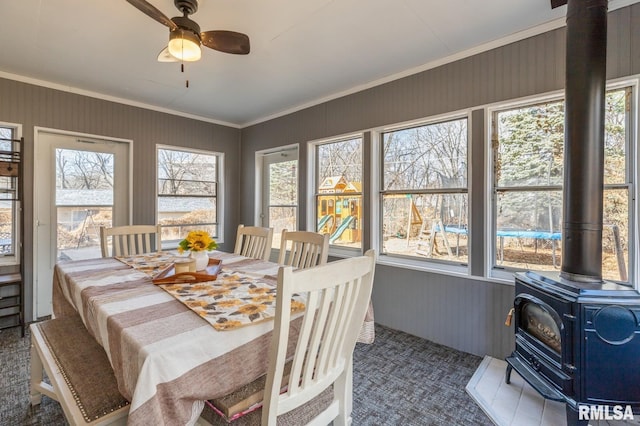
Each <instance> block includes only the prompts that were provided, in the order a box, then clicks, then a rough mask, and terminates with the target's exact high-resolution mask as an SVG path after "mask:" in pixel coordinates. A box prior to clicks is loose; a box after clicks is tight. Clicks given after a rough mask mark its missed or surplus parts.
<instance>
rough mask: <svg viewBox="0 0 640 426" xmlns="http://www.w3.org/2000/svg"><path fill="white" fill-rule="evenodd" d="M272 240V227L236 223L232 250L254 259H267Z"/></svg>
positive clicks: (269, 254)
mask: <svg viewBox="0 0 640 426" xmlns="http://www.w3.org/2000/svg"><path fill="white" fill-rule="evenodd" d="M272 242H273V228H262V227H259V226H244V225H238V233H237V235H236V247H235V250H234V251H233V252H234V253H235V254H240V255H242V256H246V257H252V258H254V259H262V260H269V257H270V256H271V243H272Z"/></svg>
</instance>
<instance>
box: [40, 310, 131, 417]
mask: <svg viewBox="0 0 640 426" xmlns="http://www.w3.org/2000/svg"><path fill="white" fill-rule="evenodd" d="M34 325H35V326H37V327H38V328H39V330H40V332H41V333H42V335H43V337H44V339H45V341H46V344H47V346H48V347H49V350H50V351H51V353H52V354H53V358H54V361H55V363H56V365H57V366H58V368H59V369H60V373H61V374H62V376H63V377H64V380H65V382H66V384H67V386H68V387H69V389H70V390H71V393H72V394H73V396H74V398H75V401H76V404H77V405H78V408H79V409H80V411H81V413H82V415H83V417H84V418H85V420H86V421H87V422H91V421H94V420H96V419H98V418H100V417H102V416H104V415H106V414H109V413H111V412H113V411H116V410H118V409H120V408H122V407H124V406H126V405H128V404H129V401H127V400H126V399H125V398H124V397H123V396H122V395H121V394H120V392H119V391H118V384H117V382H116V377H115V375H114V373H113V369H112V368H111V364H110V363H109V359H108V358H107V354H106V353H105V351H104V349H103V348H102V347H101V346H100V345H99V344H98V342H96V340H95V339H94V338H93V336H91V335H90V334H89V332H88V331H87V329H86V328H85V326H84V324H83V323H82V320H81V319H80V317H79V316H70V317H65V318H56V319H52V320H47V321H43V322H41V323H37V324H34Z"/></svg>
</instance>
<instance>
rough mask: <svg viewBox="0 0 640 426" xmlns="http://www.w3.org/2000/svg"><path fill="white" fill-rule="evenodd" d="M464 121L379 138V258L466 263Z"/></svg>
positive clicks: (465, 127)
mask: <svg viewBox="0 0 640 426" xmlns="http://www.w3.org/2000/svg"><path fill="white" fill-rule="evenodd" d="M467 127H468V126H467V118H466V117H460V118H453V119H449V120H444V121H438V122H431V123H425V124H422V125H419V126H413V127H408V128H400V129H393V130H389V131H384V132H383V133H382V144H381V148H382V153H381V161H382V180H381V185H380V189H381V191H380V202H381V231H382V234H381V235H382V241H380V245H381V247H380V250H381V253H382V254H386V255H390V256H396V257H405V258H413V259H421V260H430V261H441V262H447V263H454V264H461V263H462V264H466V263H467V261H468V255H469V253H468V240H469V239H468V210H469V209H468V201H469V200H468V198H469V197H468V188H467V164H468V158H467V152H468V142H467V141H468V130H467Z"/></svg>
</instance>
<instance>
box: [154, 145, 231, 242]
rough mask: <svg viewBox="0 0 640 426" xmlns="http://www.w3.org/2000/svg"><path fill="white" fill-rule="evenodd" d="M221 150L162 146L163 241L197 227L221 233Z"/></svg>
mask: <svg viewBox="0 0 640 426" xmlns="http://www.w3.org/2000/svg"><path fill="white" fill-rule="evenodd" d="M219 173H220V170H219V154H213V153H204V152H201V151H190V150H184V149H182V150H178V149H166V148H162V149H158V223H159V224H160V225H162V228H163V231H162V243H163V244H165V243H169V245H171V243H172V242H174V243H177V242H178V241H180V240H181V239H183V238H184V237H185V235H186V234H187V233H188V232H189V231H191V230H195V229H199V230H205V231H207V232H209V234H211V236H212V237H213V238H217V237H218V215H217V212H218V176H219Z"/></svg>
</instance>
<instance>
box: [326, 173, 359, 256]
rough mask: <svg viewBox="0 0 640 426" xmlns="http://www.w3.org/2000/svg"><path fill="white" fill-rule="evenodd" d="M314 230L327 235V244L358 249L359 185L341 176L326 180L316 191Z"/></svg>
mask: <svg viewBox="0 0 640 426" xmlns="http://www.w3.org/2000/svg"><path fill="white" fill-rule="evenodd" d="M318 192H319V194H320V195H319V196H318V226H317V228H316V229H317V231H318V232H319V233H321V234H329V244H335V245H341V246H346V247H360V241H361V239H362V229H361V226H362V216H361V214H362V213H361V212H362V209H361V203H362V185H361V183H360V182H347V180H346V179H345V177H344V176H330V177H327V178H325V179H324V181H322V183H321V184H320V187H319V188H318Z"/></svg>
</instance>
